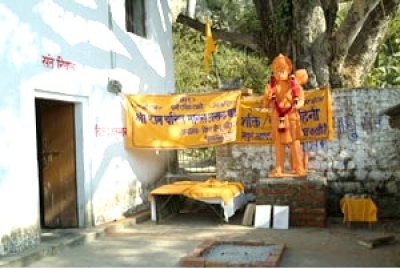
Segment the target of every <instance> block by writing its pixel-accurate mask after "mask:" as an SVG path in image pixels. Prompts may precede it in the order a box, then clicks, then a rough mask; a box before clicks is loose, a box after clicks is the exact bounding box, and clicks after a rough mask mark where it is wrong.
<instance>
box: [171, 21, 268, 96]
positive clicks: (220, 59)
mask: <svg viewBox="0 0 400 269" xmlns="http://www.w3.org/2000/svg"><path fill="white" fill-rule="evenodd" d="M213 27H216V26H215V25H214V24H213ZM172 30H173V42H174V68H175V81H176V85H175V86H176V91H177V92H178V93H182V92H205V91H211V90H215V89H217V88H218V79H217V73H218V75H219V77H220V79H226V78H240V79H241V80H242V82H243V87H245V88H250V89H253V92H254V93H263V91H264V86H265V84H266V83H267V82H268V78H269V74H270V67H269V63H268V61H267V59H266V58H262V57H260V56H258V55H257V54H256V53H253V52H251V51H248V49H244V48H243V47H238V46H234V45H232V44H230V43H229V42H225V41H219V40H215V41H214V42H215V46H216V51H215V52H214V60H215V61H214V60H211V61H210V73H209V74H207V73H206V72H205V70H204V65H203V57H204V48H205V41H204V34H203V33H200V32H197V31H195V30H193V29H190V28H188V27H185V26H183V25H181V24H178V23H174V24H173V26H172Z"/></svg>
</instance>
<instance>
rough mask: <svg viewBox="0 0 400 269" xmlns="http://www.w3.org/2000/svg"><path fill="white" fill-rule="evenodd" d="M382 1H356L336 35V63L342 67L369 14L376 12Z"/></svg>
mask: <svg viewBox="0 0 400 269" xmlns="http://www.w3.org/2000/svg"><path fill="white" fill-rule="evenodd" d="M379 2H380V0H354V1H353V4H352V6H351V8H350V10H349V12H348V13H347V16H346V18H345V19H344V21H343V22H342V24H341V25H340V28H339V30H338V31H337V33H336V35H335V39H336V41H335V47H334V54H335V55H334V58H335V60H334V61H335V62H336V63H338V64H339V66H341V65H342V63H343V61H344V59H345V55H347V52H348V50H349V48H350V47H351V45H352V44H353V42H354V40H355V39H356V37H357V35H358V34H359V33H360V30H361V28H362V27H363V25H364V22H365V20H366V19H367V17H368V15H369V13H370V12H371V11H372V10H374V9H375V8H376V7H377V6H378V4H379Z"/></svg>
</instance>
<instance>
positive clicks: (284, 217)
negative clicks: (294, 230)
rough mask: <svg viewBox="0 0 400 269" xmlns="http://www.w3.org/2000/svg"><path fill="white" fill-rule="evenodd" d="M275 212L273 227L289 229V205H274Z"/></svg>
mask: <svg viewBox="0 0 400 269" xmlns="http://www.w3.org/2000/svg"><path fill="white" fill-rule="evenodd" d="M273 214H274V215H273V225H272V228H274V229H289V206H287V205H274V208H273Z"/></svg>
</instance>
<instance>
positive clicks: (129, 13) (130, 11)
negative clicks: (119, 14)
mask: <svg viewBox="0 0 400 269" xmlns="http://www.w3.org/2000/svg"><path fill="white" fill-rule="evenodd" d="M125 18H126V19H125V24H126V30H127V31H128V32H131V33H133V34H135V35H138V36H142V37H146V9H145V0H125Z"/></svg>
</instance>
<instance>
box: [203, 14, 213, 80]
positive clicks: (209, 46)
mask: <svg viewBox="0 0 400 269" xmlns="http://www.w3.org/2000/svg"><path fill="white" fill-rule="evenodd" d="M205 35H206V48H205V50H204V69H205V70H206V72H207V73H208V72H209V70H210V69H209V67H208V61H209V59H210V57H211V54H212V53H213V52H214V51H215V45H214V40H213V37H212V33H211V27H210V22H209V21H207V22H206V25H205Z"/></svg>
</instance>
